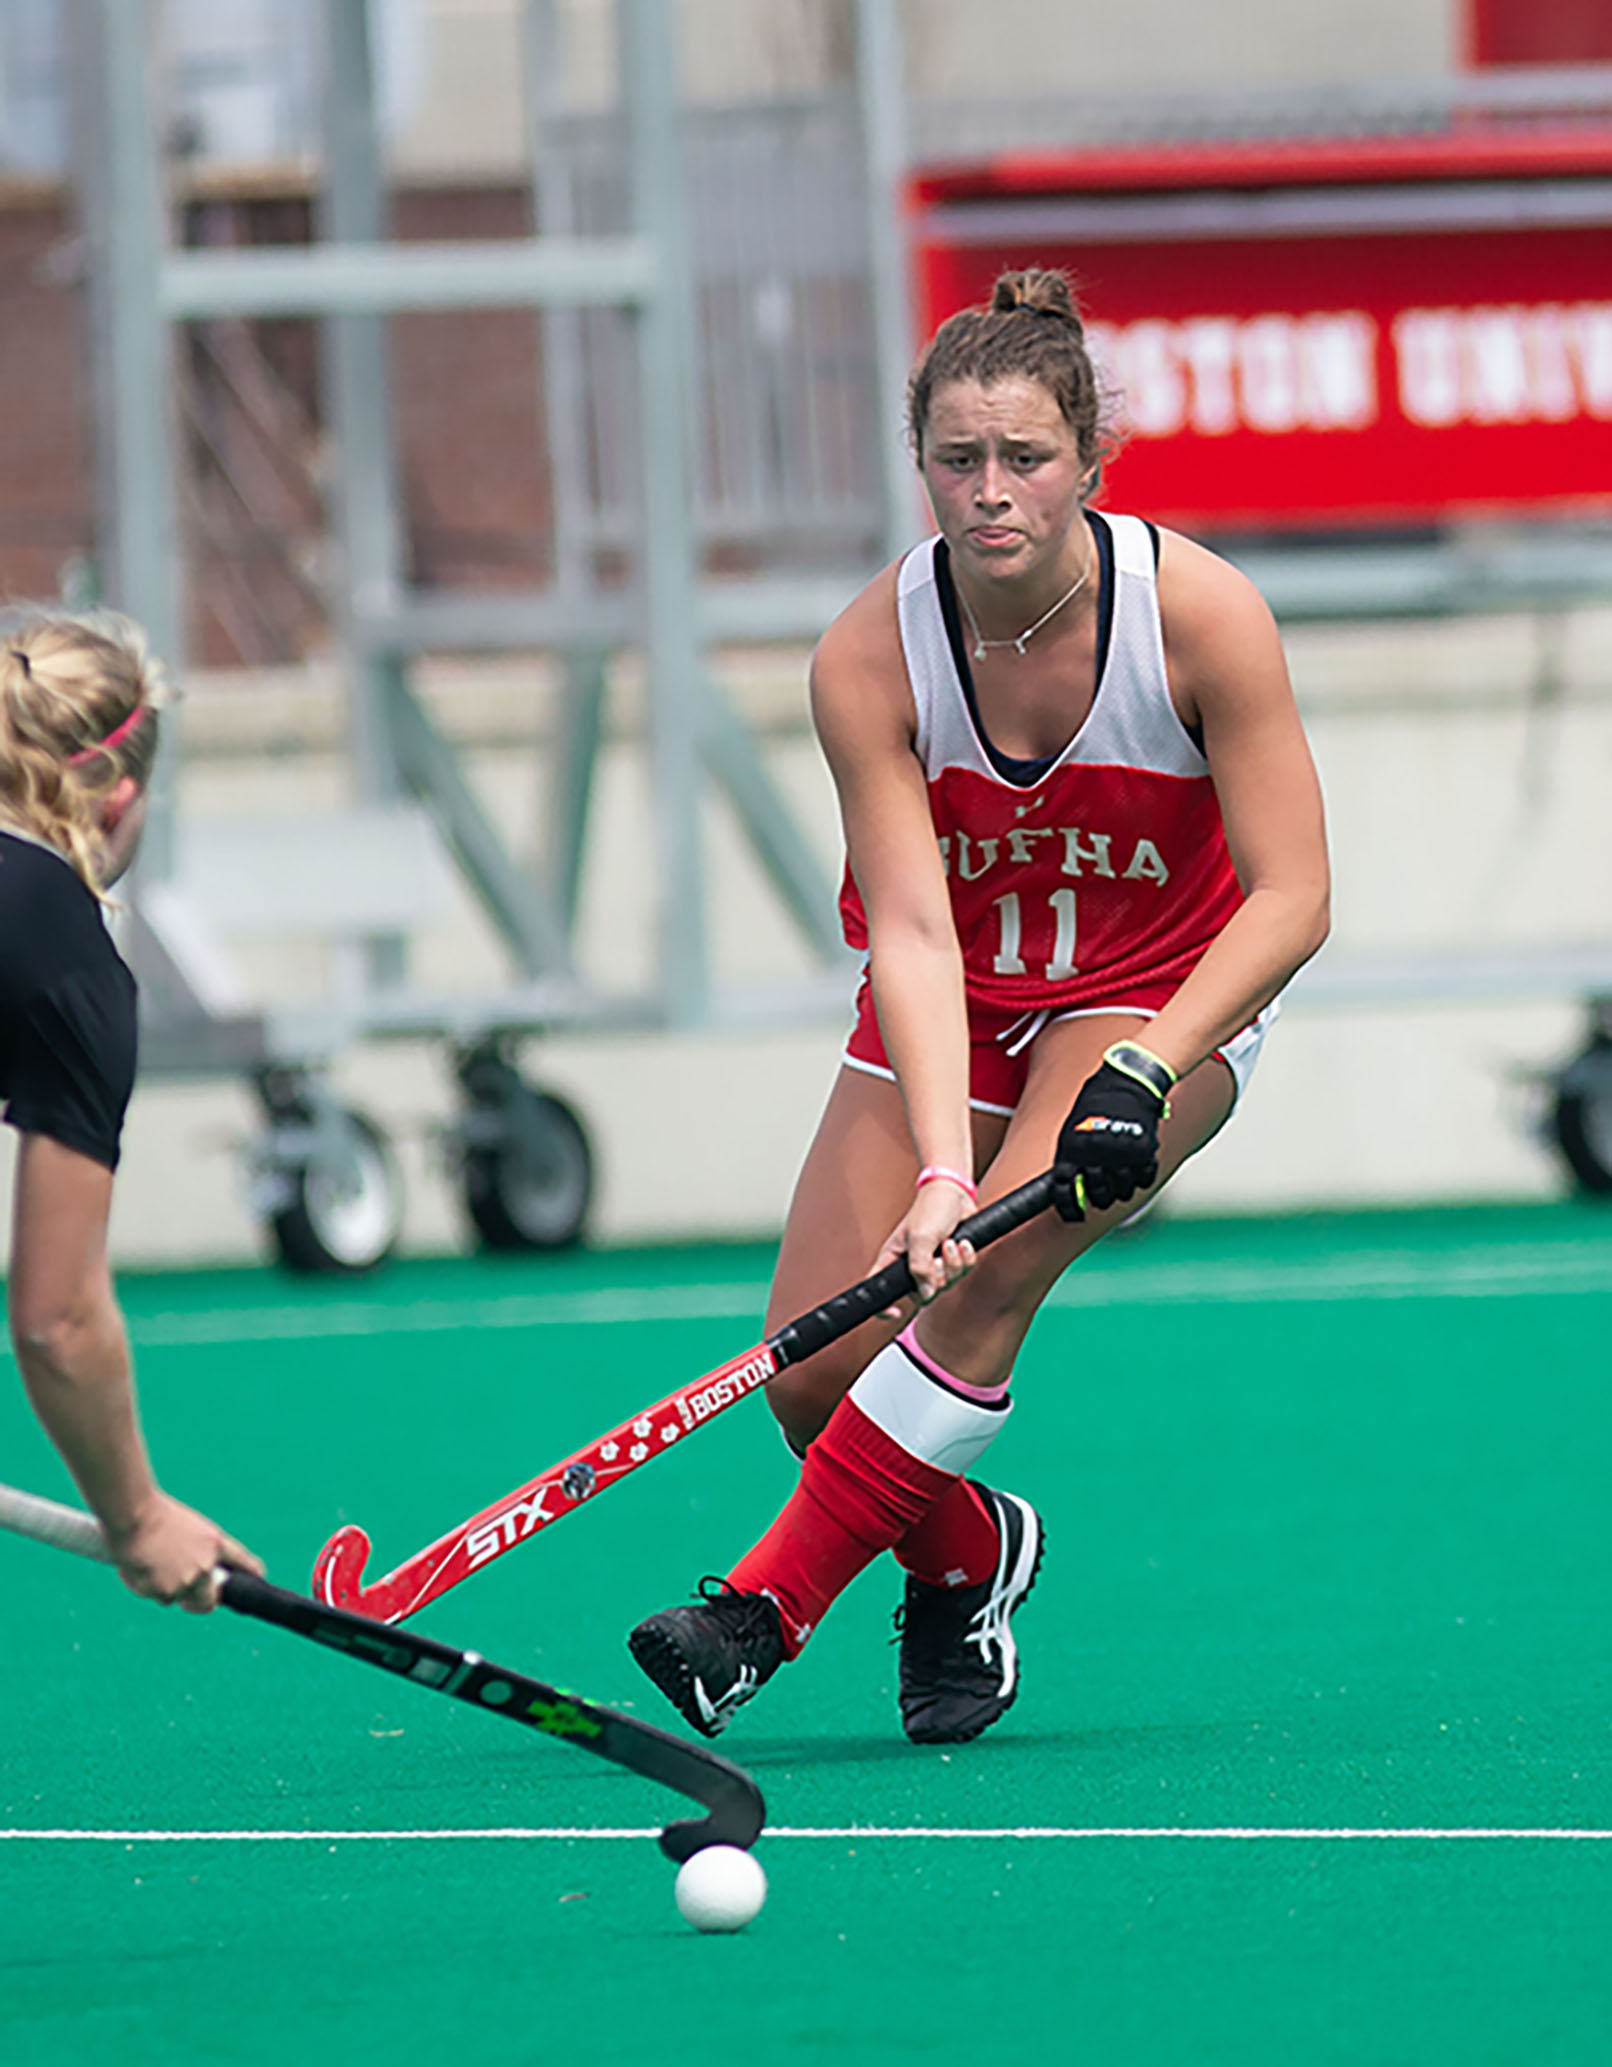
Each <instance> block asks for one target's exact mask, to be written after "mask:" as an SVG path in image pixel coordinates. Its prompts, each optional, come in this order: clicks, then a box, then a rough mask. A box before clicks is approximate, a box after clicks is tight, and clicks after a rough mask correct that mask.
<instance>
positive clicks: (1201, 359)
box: [1086, 309, 1377, 438]
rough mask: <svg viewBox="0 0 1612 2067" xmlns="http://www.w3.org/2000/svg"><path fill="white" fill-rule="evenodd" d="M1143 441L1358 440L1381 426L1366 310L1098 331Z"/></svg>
mask: <svg viewBox="0 0 1612 2067" xmlns="http://www.w3.org/2000/svg"><path fill="white" fill-rule="evenodd" d="M1086 334H1087V336H1088V337H1089V338H1090V340H1091V345H1092V350H1093V352H1094V354H1095V355H1096V357H1097V358H1098V360H1099V361H1100V362H1101V364H1102V367H1103V370H1104V373H1105V375H1106V377H1107V379H1108V381H1109V382H1110V384H1111V385H1113V386H1115V387H1117V388H1118V389H1119V390H1120V391H1121V393H1122V394H1123V396H1124V400H1125V413H1126V417H1127V420H1128V422H1129V425H1130V427H1131V429H1132V430H1133V431H1135V432H1136V434H1137V435H1138V436H1139V437H1143V438H1168V437H1173V436H1174V435H1175V433H1176V432H1178V431H1182V430H1192V431H1194V432H1196V433H1197V435H1198V436H1199V437H1204V438H1221V437H1225V436H1226V435H1228V433H1230V432H1232V431H1236V430H1252V431H1260V432H1262V433H1264V434H1266V435H1270V436H1281V435H1283V434H1285V433H1287V432H1291V431H1299V430H1308V431H1358V430H1363V429H1364V428H1365V427H1366V425H1368V424H1371V423H1374V422H1375V421H1376V419H1377V325H1376V324H1375V322H1373V320H1372V318H1371V317H1370V316H1368V315H1366V314H1365V313H1364V312H1363V311H1362V310H1359V309H1338V310H1321V311H1317V312H1316V313H1314V314H1311V315H1305V316H1290V315H1284V314H1281V313H1278V312H1272V313H1271V314H1268V315H1259V316H1251V317H1235V316H1194V317H1191V318H1189V319H1188V320H1187V321H1185V322H1181V323H1172V322H1167V321H1165V320H1163V319H1162V318H1157V317H1146V318H1144V319H1143V320H1142V321H1141V322H1139V323H1127V324H1113V323H1091V324H1089V325H1088V326H1087V333H1086Z"/></svg>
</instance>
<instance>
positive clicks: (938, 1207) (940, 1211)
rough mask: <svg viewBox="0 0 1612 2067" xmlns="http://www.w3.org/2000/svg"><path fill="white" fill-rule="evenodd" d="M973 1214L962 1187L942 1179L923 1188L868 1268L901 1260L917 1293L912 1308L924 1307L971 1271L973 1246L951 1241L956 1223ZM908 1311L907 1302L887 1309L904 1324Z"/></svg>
mask: <svg viewBox="0 0 1612 2067" xmlns="http://www.w3.org/2000/svg"><path fill="white" fill-rule="evenodd" d="M973 1210H974V1201H973V1200H972V1199H971V1198H970V1197H969V1195H968V1193H967V1192H966V1191H964V1190H963V1188H962V1186H961V1185H957V1184H951V1183H949V1182H947V1181H946V1180H945V1179H944V1178H937V1179H936V1180H934V1181H933V1182H932V1183H929V1184H925V1185H922V1186H921V1187H920V1188H919V1190H918V1193H917V1196H916V1197H915V1198H914V1199H913V1202H912V1205H911V1207H910V1208H909V1210H908V1211H907V1212H906V1213H905V1214H904V1215H903V1216H902V1219H901V1220H900V1222H899V1223H898V1225H897V1226H895V1227H894V1228H893V1229H892V1230H891V1232H890V1234H889V1236H888V1238H887V1239H886V1241H885V1244H884V1247H883V1248H882V1249H880V1251H879V1254H878V1257H877V1259H876V1261H875V1262H874V1265H873V1268H874V1269H875V1270H876V1271H879V1270H883V1268H884V1266H885V1265H886V1264H887V1263H894V1262H895V1260H896V1258H897V1257H898V1256H904V1257H905V1258H906V1261H907V1268H908V1269H909V1270H910V1271H911V1272H912V1281H913V1284H914V1286H915V1287H916V1288H917V1304H918V1305H919V1306H927V1305H928V1304H929V1302H930V1300H931V1299H935V1298H938V1297H939V1295H940V1294H941V1293H942V1292H944V1291H945V1290H946V1288H947V1286H948V1285H955V1284H956V1282H957V1280H958V1279H959V1278H961V1277H966V1276H967V1275H968V1273H969V1271H971V1270H972V1269H973V1268H974V1264H975V1262H976V1260H977V1259H976V1257H975V1254H974V1245H973V1243H972V1242H959V1241H954V1240H953V1239H952V1230H953V1229H954V1228H955V1227H956V1225H957V1223H958V1222H959V1221H960V1220H962V1219H964V1218H965V1217H966V1216H967V1215H968V1214H969V1213H971V1212H973ZM912 1311H913V1304H912V1302H911V1301H910V1300H903V1301H901V1303H900V1304H899V1305H896V1306H892V1307H889V1308H887V1309H886V1312H887V1316H888V1318H889V1319H891V1320H899V1319H904V1318H906V1317H907V1316H908V1315H910V1314H911V1313H912Z"/></svg>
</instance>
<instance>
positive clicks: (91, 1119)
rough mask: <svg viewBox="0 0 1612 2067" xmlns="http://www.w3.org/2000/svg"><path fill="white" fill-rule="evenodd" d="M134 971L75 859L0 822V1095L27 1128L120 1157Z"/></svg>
mask: <svg viewBox="0 0 1612 2067" xmlns="http://www.w3.org/2000/svg"><path fill="white" fill-rule="evenodd" d="M136 1040H137V1022H136V1008H135V984H134V977H133V975H132V973H131V972H130V970H129V967H128V964H127V963H126V962H125V961H124V960H123V957H122V956H121V955H120V954H119V953H118V951H117V949H116V948H115V947H114V946H113V944H112V936H111V935H110V934H109V933H108V932H107V930H106V924H105V921H104V920H103V918H102V916H101V906H100V904H99V902H98V901H97V899H96V898H95V896H94V895H93V894H92V892H91V891H90V890H88V889H87V888H86V887H85V885H84V883H83V882H82V881H81V880H80V878H79V876H78V874H77V872H76V871H75V870H74V868H73V866H72V864H71V863H70V862H69V861H68V860H67V859H66V858H65V856H63V855H60V854H58V853H56V852H55V850H54V849H52V848H49V847H42V846H37V845H35V844H34V842H33V841H31V840H29V839H25V838H21V837H19V836H18V835H16V834H14V833H11V832H8V831H6V830H5V829H4V828H3V827H0V1098H3V1099H4V1100H5V1106H4V1113H3V1117H4V1118H5V1119H6V1121H7V1122H8V1123H9V1124H10V1125H11V1126H13V1127H16V1128H17V1129H18V1130H19V1131H20V1132H22V1133H25V1134H48V1135H49V1136H50V1137H51V1139H52V1140H53V1141H60V1142H61V1143H62V1144H63V1145H64V1146H65V1147H67V1148H72V1149H76V1150H77V1151H78V1152H79V1154H80V1155H86V1156H89V1157H90V1158H91V1159H92V1160H93V1161H95V1162H97V1163H102V1164H104V1165H105V1166H106V1168H107V1169H109V1170H115V1169H116V1168H117V1166H118V1154H119V1149H120V1145H121V1140H122V1134H123V1116H124V1114H125V1113H126V1112H127V1111H128V1107H129V1094H130V1092H131V1091H132V1090H133V1089H134V1064H135V1049H136Z"/></svg>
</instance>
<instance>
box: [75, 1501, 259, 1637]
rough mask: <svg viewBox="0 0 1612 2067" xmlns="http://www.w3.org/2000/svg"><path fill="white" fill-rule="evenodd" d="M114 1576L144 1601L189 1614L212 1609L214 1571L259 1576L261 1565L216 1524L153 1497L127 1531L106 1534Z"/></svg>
mask: <svg viewBox="0 0 1612 2067" xmlns="http://www.w3.org/2000/svg"><path fill="white" fill-rule="evenodd" d="M107 1542H108V1544H109V1545H110V1547H111V1550H112V1555H113V1556H114V1558H115V1559H116V1560H117V1568H118V1576H119V1578H120V1579H122V1581H123V1583H124V1585H125V1586H127V1587H128V1589H129V1591H130V1592H131V1593H137V1594H139V1595H140V1596H141V1598H142V1599H144V1600H155V1601H161V1602H162V1603H163V1605H164V1606H170V1607H171V1606H173V1605H174V1604H175V1603H177V1604H178V1605H179V1606H180V1607H182V1608H184V1609H185V1610H186V1612H187V1613H189V1614H192V1615H205V1614H207V1613H209V1612H210V1610H212V1609H213V1608H216V1607H217V1606H218V1580H217V1577H216V1572H217V1568H218V1567H219V1566H220V1565H228V1566H229V1567H231V1568H232V1569H233V1570H235V1571H238V1572H255V1573H256V1574H257V1575H258V1577H259V1578H261V1577H262V1575H263V1563H262V1560H261V1559H260V1558H256V1557H254V1556H253V1555H252V1553H251V1551H249V1550H248V1549H247V1548H246V1546H245V1545H244V1544H241V1543H237V1542H236V1540H235V1538H234V1537H233V1536H230V1535H227V1534H226V1533H225V1531H224V1530H223V1529H221V1528H220V1527H219V1526H218V1524H217V1522H210V1521H209V1520H208V1519H207V1517H206V1515H204V1514H198V1513H197V1512H196V1510H195V1509H194V1508H193V1507H186V1506H185V1505H184V1503H183V1502H182V1501H179V1500H171V1499H169V1497H168V1495H167V1494H166V1493H158V1494H157V1495H156V1497H155V1499H154V1500H153V1501H152V1502H151V1504H150V1506H149V1507H148V1508H146V1510H145V1511H144V1512H143V1513H142V1514H141V1515H140V1517H139V1519H138V1520H137V1521H136V1522H135V1523H134V1525H133V1527H132V1528H129V1529H123V1530H118V1531H113V1530H110V1529H109V1530H108V1531H107Z"/></svg>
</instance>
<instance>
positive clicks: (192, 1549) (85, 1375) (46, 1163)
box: [6, 1133, 262, 1612]
mask: <svg viewBox="0 0 1612 2067" xmlns="http://www.w3.org/2000/svg"><path fill="white" fill-rule="evenodd" d="M111 1199H112V1172H111V1171H110V1170H108V1169H106V1168H105V1167H104V1166H103V1165H102V1164H100V1163H98V1162H96V1161H95V1160H94V1159H93V1158H92V1157H90V1156H86V1155H81V1154H80V1153H79V1152H78V1151H77V1150H76V1149H71V1148H68V1147H66V1146H64V1145H63V1144H62V1143H61V1142H59V1141H56V1140H53V1139H52V1138H51V1137H50V1136H49V1135H46V1134H35V1133H24V1134H23V1135H22V1137H21V1144H20V1150H19V1154H18V1158H17V1178H16V1195H15V1199H14V1202H13V1212H12V1255H11V1275H10V1280H9V1283H8V1285H7V1288H6V1305H7V1312H8V1317H9V1320H10V1326H11V1339H12V1343H13V1346H14V1348H15V1350H16V1354H17V1363H18V1366H19V1368H20V1369H21V1371H22V1377H23V1383H24V1385H25V1386H26V1387H27V1391H28V1397H29V1399H30V1401H31V1402H32V1404H33V1408H34V1411H35V1413H36V1414H37V1415H38V1416H39V1419H40V1421H41V1423H42V1424H43V1426H44V1429H45V1432H46V1434H47V1435H49V1437H50V1439H51V1441H52V1442H53V1443H54V1444H55V1445H56V1448H57V1449H58V1450H59V1451H60V1452H61V1454H62V1457H63V1459H64V1460H65V1462H66V1464H67V1467H68V1469H69V1470H70V1471H71V1472H72V1474H73V1477H74V1479H75V1480H76V1481H77V1483H78V1486H79V1489H80V1491H81V1492H82V1493H83V1495H84V1497H85V1499H86V1500H87V1501H88V1502H89V1504H90V1506H91V1507H92V1508H93V1509H94V1511H95V1514H96V1516H97V1518H98V1519H99V1520H100V1522H101V1524H102V1526H103V1528H104V1529H105V1530H106V1534H107V1540H108V1542H109V1544H110V1546H111V1548H112V1551H113V1554H114V1556H115V1557H116V1560H117V1564H118V1569H119V1571H120V1572H121V1574H122V1576H123V1579H124V1581H125V1583H126V1584H127V1585H128V1586H130V1587H131V1588H132V1589H133V1591H134V1592H136V1593H139V1594H145V1595H147V1596H149V1597H150V1598H152V1599H155V1600H161V1601H180V1602H181V1603H182V1604H183V1605H184V1606H185V1607H187V1608H191V1609H194V1610H196V1611H198V1612H199V1611H202V1610H205V1609H207V1608H211V1607H213V1606H214V1605H215V1604H216V1602H217V1598H218V1595H217V1586H216V1583H215V1581H214V1579H213V1576H212V1574H213V1569H214V1567H215V1566H216V1565H219V1564H229V1565H236V1566H242V1567H244V1568H245V1569H247V1570H249V1571H261V1570H262V1566H261V1565H260V1564H259V1563H258V1561H257V1559H256V1558H254V1557H253V1556H252V1555H251V1553H250V1552H249V1551H246V1550H243V1549H242V1547H241V1545H240V1544H238V1543H237V1542H236V1541H235V1540H234V1538H233V1537H231V1536H227V1535H226V1534H225V1533H224V1532H223V1531H222V1530H221V1529H220V1528H218V1527H217V1525H216V1524H215V1523H213V1522H210V1521H208V1520H207V1519H206V1517H205V1516H203V1515H199V1514H196V1513H195V1512H194V1511H193V1510H192V1509H190V1508H188V1507H185V1506H183V1505H182V1504H181V1503H180V1502H179V1501H177V1500H173V1499H170V1498H169V1497H168V1495H167V1494H166V1493H164V1492H163V1491H162V1490H161V1488H160V1487H159V1486H158V1484H157V1481H156V1477H155V1475H154V1473H153V1472H152V1469H151V1462H150V1459H149V1457H148V1456H147V1454H146V1447H145V1442H144V1439H143V1437H142V1435H141V1433H140V1423H139V1417H138V1414H137V1412H136V1409H135V1402H134V1386H133V1380H132V1375H131V1371H130V1365H129V1349H128V1339H127V1336H126V1334H125V1331H124V1327H123V1317H122V1314H121V1313H120V1311H119V1309H118V1304H117V1300H116V1297H115V1296H114V1294H113V1291H112V1281H111V1273H110V1270H109V1267H108V1263H107V1254H106V1227H107V1216H108V1213H109V1210H110V1207H111Z"/></svg>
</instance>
